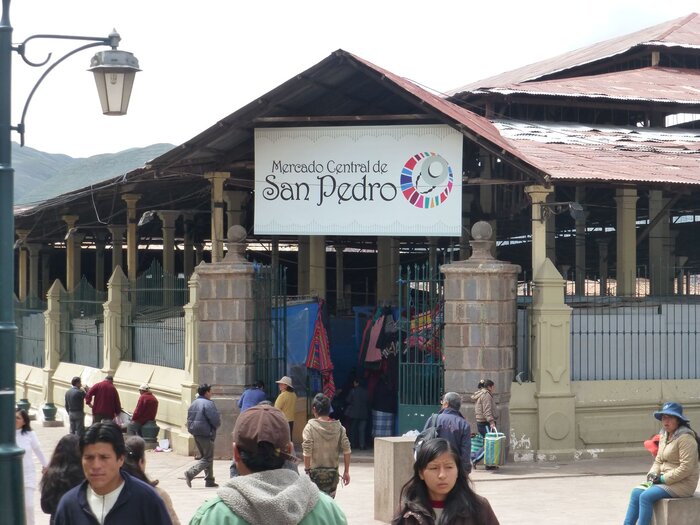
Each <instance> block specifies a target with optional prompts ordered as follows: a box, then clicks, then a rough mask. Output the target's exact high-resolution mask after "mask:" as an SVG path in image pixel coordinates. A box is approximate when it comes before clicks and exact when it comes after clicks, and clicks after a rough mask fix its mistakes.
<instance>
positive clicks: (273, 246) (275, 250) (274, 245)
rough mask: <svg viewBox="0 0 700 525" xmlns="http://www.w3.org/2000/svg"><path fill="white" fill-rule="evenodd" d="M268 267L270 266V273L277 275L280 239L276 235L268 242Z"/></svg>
mask: <svg viewBox="0 0 700 525" xmlns="http://www.w3.org/2000/svg"><path fill="white" fill-rule="evenodd" d="M270 266H272V271H273V272H274V273H275V275H277V272H278V271H279V267H280V238H279V237H277V236H276V235H273V236H272V241H271V242H270Z"/></svg>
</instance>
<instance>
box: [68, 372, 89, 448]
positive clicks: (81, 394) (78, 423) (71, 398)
mask: <svg viewBox="0 0 700 525" xmlns="http://www.w3.org/2000/svg"><path fill="white" fill-rule="evenodd" d="M70 384H71V385H72V386H71V387H70V388H69V389H68V390H66V399H65V401H66V403H65V406H66V412H68V421H70V433H71V434H75V435H77V436H82V435H83V432H85V390H84V389H83V385H82V382H81V380H80V378H79V377H78V376H76V377H74V378H73V379H72V380H71V382H70Z"/></svg>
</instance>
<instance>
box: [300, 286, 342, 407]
mask: <svg viewBox="0 0 700 525" xmlns="http://www.w3.org/2000/svg"><path fill="white" fill-rule="evenodd" d="M324 302H325V301H324V300H323V299H319V301H318V312H317V313H316V322H315V323H314V334H313V336H312V337H311V345H310V346H309V353H308V355H307V356H306V368H310V369H312V370H318V371H319V372H320V373H321V379H322V382H323V393H324V394H325V395H326V396H328V397H329V398H330V399H333V396H334V395H335V381H334V380H333V362H332V361H331V349H330V343H329V341H328V332H327V331H326V327H325V325H324V324H323V304H324Z"/></svg>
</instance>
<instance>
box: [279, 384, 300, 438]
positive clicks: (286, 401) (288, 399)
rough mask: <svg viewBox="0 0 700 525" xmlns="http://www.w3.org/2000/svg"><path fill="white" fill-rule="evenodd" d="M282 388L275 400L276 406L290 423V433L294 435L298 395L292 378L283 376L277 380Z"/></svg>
mask: <svg viewBox="0 0 700 525" xmlns="http://www.w3.org/2000/svg"><path fill="white" fill-rule="evenodd" d="M275 383H277V386H279V388H280V393H279V395H278V396H277V399H276V400H275V408H279V409H280V410H281V411H282V413H283V414H284V417H286V418H287V422H288V423H289V435H290V436H292V437H294V414H295V412H296V411H297V395H296V394H295V393H294V386H293V385H292V378H291V377H289V376H283V377H282V379H280V380H279V381H275Z"/></svg>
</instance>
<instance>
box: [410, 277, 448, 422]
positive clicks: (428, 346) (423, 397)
mask: <svg viewBox="0 0 700 525" xmlns="http://www.w3.org/2000/svg"><path fill="white" fill-rule="evenodd" d="M399 311H400V312H401V313H402V317H401V322H400V325H399V326H400V330H399V348H400V352H399V413H398V416H399V417H398V432H399V435H401V434H404V433H405V432H407V431H409V430H412V429H419V430H420V429H422V428H423V425H424V424H425V421H426V419H427V418H428V417H429V415H430V414H432V413H433V412H436V411H437V410H438V409H439V407H440V398H441V397H442V394H443V390H444V377H445V373H444V364H443V345H442V343H443V327H444V296H443V280H442V277H441V275H440V273H439V271H438V270H437V269H433V268H431V267H430V266H429V265H428V264H422V265H418V264H416V265H411V266H406V267H404V268H402V269H401V272H400V280H399ZM404 312H405V315H403V314H404Z"/></svg>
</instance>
